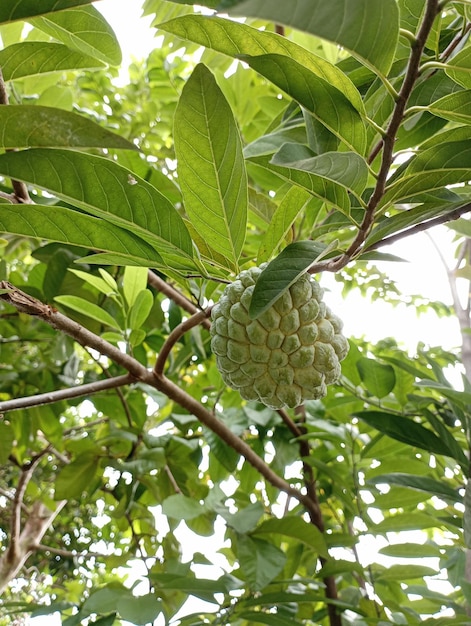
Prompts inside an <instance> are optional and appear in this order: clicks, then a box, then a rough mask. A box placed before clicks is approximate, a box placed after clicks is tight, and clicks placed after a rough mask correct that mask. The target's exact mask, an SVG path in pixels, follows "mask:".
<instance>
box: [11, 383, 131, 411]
mask: <svg viewBox="0 0 471 626" xmlns="http://www.w3.org/2000/svg"><path fill="white" fill-rule="evenodd" d="M134 380H135V379H134V377H133V376H131V375H130V374H124V375H123V376H115V377H114V378H108V379H106V380H98V381H96V382H93V383H87V384H86V385H80V386H79V387H72V388H68V389H58V390H57V391H50V392H48V393H38V394H37V395H35V396H27V397H25V398H15V399H14V400H5V401H4V402H0V412H1V411H15V410H17V409H25V408H28V407H32V406H40V405H42V404H52V403H53V402H59V401H61V400H68V399H70V398H80V397H82V396H90V395H92V394H95V393H99V392H100V391H105V390H106V389H116V388H118V387H123V386H124V385H129V384H130V383H132V382H133V381H134Z"/></svg>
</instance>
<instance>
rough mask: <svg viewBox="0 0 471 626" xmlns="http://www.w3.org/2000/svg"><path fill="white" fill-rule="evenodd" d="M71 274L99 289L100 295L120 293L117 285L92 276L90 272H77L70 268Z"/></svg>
mask: <svg viewBox="0 0 471 626" xmlns="http://www.w3.org/2000/svg"><path fill="white" fill-rule="evenodd" d="M68 271H69V272H72V274H75V276H77V277H78V278H80V279H81V280H83V281H84V282H86V283H88V284H89V285H91V286H92V287H94V288H95V289H98V291H99V292H100V293H103V294H104V295H105V296H111V295H115V294H117V292H118V289H117V285H116V286H114V285H112V284H110V283H109V282H108V281H106V280H105V279H104V278H100V276H95V274H90V272H83V271H82V270H75V269H71V268H70V267H69V270H68Z"/></svg>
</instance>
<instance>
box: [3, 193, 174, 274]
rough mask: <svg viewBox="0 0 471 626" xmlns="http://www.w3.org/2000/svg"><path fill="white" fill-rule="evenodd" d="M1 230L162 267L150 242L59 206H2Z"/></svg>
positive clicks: (160, 258)
mask: <svg viewBox="0 0 471 626" xmlns="http://www.w3.org/2000/svg"><path fill="white" fill-rule="evenodd" d="M0 231H2V232H4V233H13V234H15V235H22V236H26V237H39V238H41V239H47V240H49V241H57V242H60V243H66V244H71V245H75V246H81V247H84V248H87V249H91V250H105V251H107V252H116V253H118V254H119V255H121V256H122V258H123V261H124V262H126V259H127V260H128V262H129V261H133V262H135V263H139V264H142V265H144V266H147V267H148V266H153V267H154V266H157V267H159V266H162V265H163V261H162V257H161V256H160V255H159V253H158V252H156V250H154V249H153V248H152V246H150V245H149V244H148V243H146V242H145V241H143V240H142V239H139V237H136V236H135V235H133V234H132V233H130V232H127V231H126V230H123V229H122V228H119V227H118V226H115V225H113V224H109V223H107V222H105V221H103V220H101V219H98V218H96V217H92V216H90V215H84V214H82V213H78V212H77V211H72V210H70V209H65V208H63V207H58V206H54V207H51V206H40V205H28V207H27V209H25V206H24V205H12V204H1V205H0Z"/></svg>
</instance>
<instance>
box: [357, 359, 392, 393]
mask: <svg viewBox="0 0 471 626" xmlns="http://www.w3.org/2000/svg"><path fill="white" fill-rule="evenodd" d="M356 366H357V368H358V373H359V374H360V378H361V380H362V382H363V384H364V385H365V387H366V388H367V389H368V391H369V392H370V393H371V394H372V395H374V396H376V397H377V398H384V397H385V396H387V395H388V394H389V393H391V391H392V390H393V389H394V386H395V384H396V375H395V373H394V368H393V367H392V366H391V365H386V364H384V363H379V362H378V361H377V360H376V359H368V358H366V357H361V358H360V359H358V361H357V363H356Z"/></svg>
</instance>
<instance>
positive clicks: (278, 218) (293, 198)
mask: <svg viewBox="0 0 471 626" xmlns="http://www.w3.org/2000/svg"><path fill="white" fill-rule="evenodd" d="M312 200H313V198H312V196H311V195H310V194H309V193H308V192H307V191H306V190H305V189H302V188H300V187H291V188H290V189H289V190H288V191H287V193H286V195H285V196H284V197H283V199H282V201H281V202H280V204H279V206H278V207H277V209H276V211H275V213H274V215H273V217H272V219H271V222H270V223H269V225H268V228H267V230H266V232H265V234H264V236H263V238H262V242H261V244H260V248H259V250H258V257H257V261H258V263H263V262H265V261H268V259H269V258H270V257H271V256H272V255H273V253H274V252H275V251H276V249H277V248H278V246H280V245H281V244H282V243H283V242H284V240H285V237H286V235H287V234H288V232H289V231H290V229H291V226H292V225H293V222H294V221H295V219H296V218H297V217H298V215H299V214H300V213H301V212H303V211H304V210H305V209H306V206H307V204H308V203H309V202H310V201H312ZM315 201H316V200H315ZM317 202H318V201H317Z"/></svg>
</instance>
